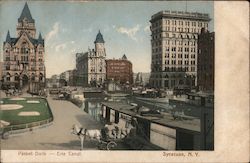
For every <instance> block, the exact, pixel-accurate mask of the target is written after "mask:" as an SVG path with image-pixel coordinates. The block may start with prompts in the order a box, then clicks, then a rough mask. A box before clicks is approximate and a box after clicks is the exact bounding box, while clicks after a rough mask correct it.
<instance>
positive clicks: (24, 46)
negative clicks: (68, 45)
mask: <svg viewBox="0 0 250 163" xmlns="http://www.w3.org/2000/svg"><path fill="white" fill-rule="evenodd" d="M6 17H7V16H6ZM16 33H17V37H16V38H14V37H11V35H10V32H9V31H8V33H7V36H6V40H5V41H4V43H3V70H2V71H3V74H2V75H3V85H4V86H5V87H16V88H24V87H25V88H28V90H29V91H31V92H37V91H39V90H40V89H42V88H43V87H44V86H45V75H46V74H45V65H44V55H45V49H44V39H43V38H42V35H41V33H40V34H39V36H38V38H36V27H35V20H34V19H33V18H32V16H31V13H30V10H29V7H28V4H27V3H25V5H24V8H23V10H22V13H21V15H20V17H19V18H18V23H17V27H16Z"/></svg>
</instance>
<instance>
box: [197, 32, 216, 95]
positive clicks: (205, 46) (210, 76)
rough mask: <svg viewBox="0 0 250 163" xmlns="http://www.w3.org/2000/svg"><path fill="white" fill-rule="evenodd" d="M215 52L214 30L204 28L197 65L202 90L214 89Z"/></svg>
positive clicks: (198, 80)
mask: <svg viewBox="0 0 250 163" xmlns="http://www.w3.org/2000/svg"><path fill="white" fill-rule="evenodd" d="M214 53H215V49H214V32H209V31H208V30H206V29H202V30H201V34H200V35H199V38H198V66H197V68H198V71H197V84H198V87H199V90H201V91H206V92H213V91H214Z"/></svg>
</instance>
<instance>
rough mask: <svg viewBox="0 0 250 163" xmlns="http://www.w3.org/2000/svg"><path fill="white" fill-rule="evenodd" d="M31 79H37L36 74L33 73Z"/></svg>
mask: <svg viewBox="0 0 250 163" xmlns="http://www.w3.org/2000/svg"><path fill="white" fill-rule="evenodd" d="M31 80H32V81H35V74H34V73H32V74H31Z"/></svg>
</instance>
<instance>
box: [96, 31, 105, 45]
mask: <svg viewBox="0 0 250 163" xmlns="http://www.w3.org/2000/svg"><path fill="white" fill-rule="evenodd" d="M95 43H105V41H104V39H103V37H102V34H101V32H100V30H99V32H98V34H97V35H96V39H95Z"/></svg>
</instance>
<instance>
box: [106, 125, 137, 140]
mask: <svg viewBox="0 0 250 163" xmlns="http://www.w3.org/2000/svg"><path fill="white" fill-rule="evenodd" d="M103 132H104V134H105V136H106V137H108V138H111V139H121V138H125V137H127V136H128V135H130V134H131V133H133V132H135V127H134V126H133V125H132V124H128V125H126V127H124V126H123V125H121V124H120V123H118V124H116V123H109V124H106V125H105V126H104V129H103Z"/></svg>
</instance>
